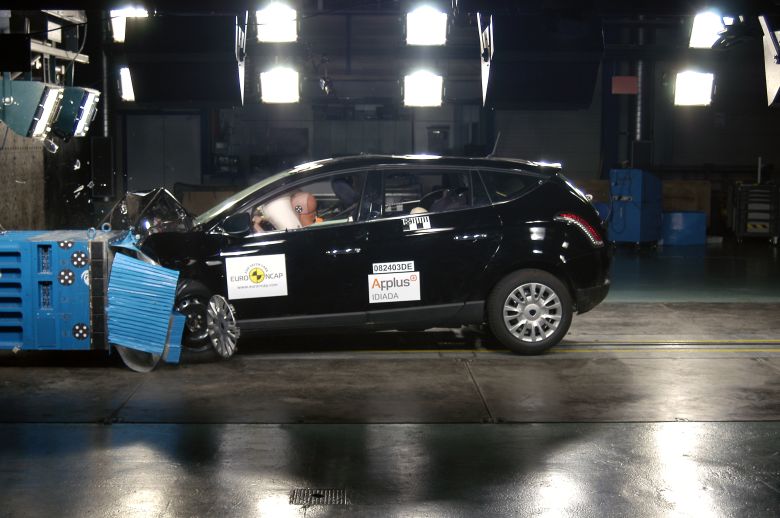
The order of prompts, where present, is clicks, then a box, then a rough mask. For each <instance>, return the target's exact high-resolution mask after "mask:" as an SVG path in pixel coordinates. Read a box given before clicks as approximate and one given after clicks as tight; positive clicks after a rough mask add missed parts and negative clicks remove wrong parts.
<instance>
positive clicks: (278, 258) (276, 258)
mask: <svg viewBox="0 0 780 518" xmlns="http://www.w3.org/2000/svg"><path fill="white" fill-rule="evenodd" d="M225 269H226V273H227V287H228V298H229V299H231V300H235V299H256V298H261V297H285V296H287V266H286V263H285V259H284V254H276V255H252V256H249V257H229V258H228V259H227V260H226V261H225Z"/></svg>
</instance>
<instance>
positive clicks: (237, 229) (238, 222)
mask: <svg viewBox="0 0 780 518" xmlns="http://www.w3.org/2000/svg"><path fill="white" fill-rule="evenodd" d="M250 224H251V219H250V217H249V214H248V213H246V212H239V213H238V214H233V215H232V216H228V217H227V219H225V221H223V222H222V225H220V226H221V227H222V230H224V231H225V233H226V234H228V235H231V236H243V235H244V234H246V233H248V232H249V226H250Z"/></svg>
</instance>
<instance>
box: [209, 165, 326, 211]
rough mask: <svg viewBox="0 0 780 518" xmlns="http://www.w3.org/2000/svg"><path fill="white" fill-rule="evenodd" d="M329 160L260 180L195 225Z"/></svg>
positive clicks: (294, 168)
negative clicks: (272, 185) (262, 190)
mask: <svg viewBox="0 0 780 518" xmlns="http://www.w3.org/2000/svg"><path fill="white" fill-rule="evenodd" d="M329 160H332V159H330V158H328V159H325V160H317V161H316V162H307V163H305V164H301V165H297V166H295V167H293V168H292V169H287V170H285V171H282V172H281V173H277V174H275V175H273V176H269V177H268V178H265V179H263V180H260V181H259V182H257V183H255V184H252V185H250V186H249V187H247V188H246V189H244V190H242V191H239V192H237V193H236V194H234V195H233V196H231V197H230V198H228V199H226V200H224V201H222V202H221V203H219V204H217V205H215V206H214V207H212V208H210V209H209V210H207V211H206V212H204V213H203V214H201V215H200V216H198V217H197V218H195V224H196V225H202V224H204V223H206V222H207V221H211V220H212V219H214V218H216V217H218V216H221V215H222V214H224V213H225V212H227V211H228V210H230V209H231V208H233V207H234V206H235V205H236V204H237V203H239V202H240V201H241V200H243V199H244V198H246V197H247V196H251V195H252V194H255V193H256V192H259V191H260V190H261V189H264V188H266V187H268V186H269V185H271V184H273V183H275V182H277V181H279V180H281V179H282V178H287V177H288V176H292V175H295V174H298V173H302V172H304V171H311V170H312V169H317V168H318V167H322V165H323V164H324V163H325V162H327V161H329Z"/></svg>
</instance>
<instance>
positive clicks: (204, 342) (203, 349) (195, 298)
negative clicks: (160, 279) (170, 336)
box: [174, 280, 221, 363]
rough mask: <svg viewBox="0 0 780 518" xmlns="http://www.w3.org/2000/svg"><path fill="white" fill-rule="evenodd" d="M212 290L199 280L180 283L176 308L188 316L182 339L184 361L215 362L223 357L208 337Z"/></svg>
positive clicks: (182, 357)
mask: <svg viewBox="0 0 780 518" xmlns="http://www.w3.org/2000/svg"><path fill="white" fill-rule="evenodd" d="M210 299H211V292H210V291H209V289H208V288H206V286H204V285H203V284H201V283H200V282H197V281H188V280H184V281H181V282H180V283H179V288H178V290H177V293H176V302H175V304H174V308H175V309H176V311H178V312H179V313H182V314H183V315H184V316H185V317H187V322H186V324H185V325H184V335H183V336H182V339H181V360H182V363H204V362H214V361H217V360H219V359H221V357H220V355H219V354H217V352H216V351H215V350H214V348H213V347H211V343H210V342H209V339H208V331H207V329H206V326H207V319H208V315H207V307H208V303H209V300H210Z"/></svg>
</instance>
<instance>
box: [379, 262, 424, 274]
mask: <svg viewBox="0 0 780 518" xmlns="http://www.w3.org/2000/svg"><path fill="white" fill-rule="evenodd" d="M373 266H374V272H373V273H402V272H412V271H414V261H401V262H398V263H374V265H373Z"/></svg>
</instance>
